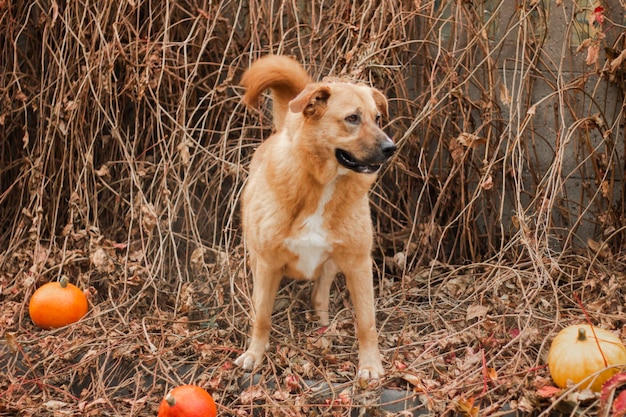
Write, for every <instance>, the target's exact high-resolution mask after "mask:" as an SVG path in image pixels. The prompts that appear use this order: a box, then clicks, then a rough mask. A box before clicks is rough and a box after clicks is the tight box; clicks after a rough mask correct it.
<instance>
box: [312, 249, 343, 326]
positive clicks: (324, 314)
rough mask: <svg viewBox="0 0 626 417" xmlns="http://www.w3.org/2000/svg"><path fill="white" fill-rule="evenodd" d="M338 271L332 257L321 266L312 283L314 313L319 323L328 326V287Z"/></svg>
mask: <svg viewBox="0 0 626 417" xmlns="http://www.w3.org/2000/svg"><path fill="white" fill-rule="evenodd" d="M338 273H339V268H338V267H337V265H336V264H335V262H334V261H333V260H332V259H329V260H327V261H326V263H325V264H324V266H322V273H321V274H320V277H319V278H318V279H317V280H316V281H315V284H314V285H313V291H312V293H311V301H312V302H313V307H314V308H315V313H316V314H317V317H318V318H319V324H320V325H322V326H328V323H329V317H328V304H329V300H328V298H329V295H330V287H331V285H332V284H333V280H334V279H335V277H336V276H337V274H338Z"/></svg>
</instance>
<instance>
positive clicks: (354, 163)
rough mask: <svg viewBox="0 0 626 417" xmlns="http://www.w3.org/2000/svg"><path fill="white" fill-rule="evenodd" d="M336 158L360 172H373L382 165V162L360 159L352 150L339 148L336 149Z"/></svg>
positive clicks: (349, 167) (347, 166) (345, 165)
mask: <svg viewBox="0 0 626 417" xmlns="http://www.w3.org/2000/svg"><path fill="white" fill-rule="evenodd" d="M335 158H337V161H338V162H339V163H340V164H341V165H343V166H344V167H346V168H348V169H350V170H352V171H354V172H358V173H360V174H373V173H374V172H376V171H378V169H379V168H380V166H381V165H382V162H374V163H367V162H362V161H359V160H358V159H356V158H355V157H354V156H353V155H352V154H351V153H350V152H348V151H344V150H343V149H339V148H338V149H336V150H335Z"/></svg>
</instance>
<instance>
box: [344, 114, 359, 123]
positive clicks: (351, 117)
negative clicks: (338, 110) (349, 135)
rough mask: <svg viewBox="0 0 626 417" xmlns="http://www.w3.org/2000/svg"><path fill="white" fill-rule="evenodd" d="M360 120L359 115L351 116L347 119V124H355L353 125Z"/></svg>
mask: <svg viewBox="0 0 626 417" xmlns="http://www.w3.org/2000/svg"><path fill="white" fill-rule="evenodd" d="M360 120H361V118H360V117H359V115H358V114H351V115H350V116H348V117H346V118H345V121H346V122H348V123H350V124H353V125H355V124H357V123H359V121H360Z"/></svg>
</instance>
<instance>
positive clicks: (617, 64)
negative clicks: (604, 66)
mask: <svg viewBox="0 0 626 417" xmlns="http://www.w3.org/2000/svg"><path fill="white" fill-rule="evenodd" d="M624 59H626V49H624V50H623V51H622V52H620V54H619V55H618V56H617V57H616V58H615V59H613V60H612V61H611V63H610V64H609V71H610V72H611V73H615V71H616V70H617V68H619V67H620V66H621V65H622V63H623V62H624Z"/></svg>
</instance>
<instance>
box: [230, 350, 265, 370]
mask: <svg viewBox="0 0 626 417" xmlns="http://www.w3.org/2000/svg"><path fill="white" fill-rule="evenodd" d="M261 358H262V356H259V357H258V358H257V357H256V356H255V355H254V353H252V352H250V351H246V352H244V353H243V354H242V355H241V356H239V357H238V358H237V359H235V365H237V366H239V367H241V368H243V369H245V370H246V371H251V370H253V369H254V368H255V367H256V366H258V365H260V364H261Z"/></svg>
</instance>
